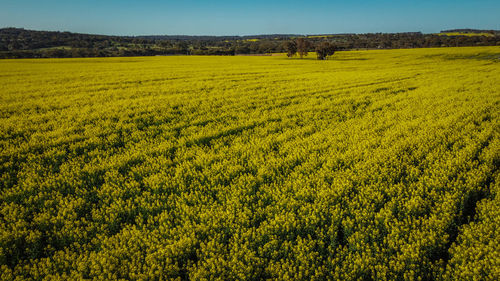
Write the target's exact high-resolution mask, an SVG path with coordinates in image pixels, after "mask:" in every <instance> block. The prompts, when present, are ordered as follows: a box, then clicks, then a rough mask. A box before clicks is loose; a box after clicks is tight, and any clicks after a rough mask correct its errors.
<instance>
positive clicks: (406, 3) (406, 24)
mask: <svg viewBox="0 0 500 281" xmlns="http://www.w3.org/2000/svg"><path fill="white" fill-rule="evenodd" d="M0 27H23V28H26V29H35V30H57V31H72V32H80V33H94V34H107V35H153V34H155V35H163V34H167V35H174V34H175V35H179V34H185V35H253V34H271V33H293V34H321V33H368V32H406V31H422V32H424V33H431V32H439V31H440V30H443V29H454V28H476V29H500V0H476V1H464V0H371V1H368V0H351V1H349V0H344V1H337V0H330V1H328V0H316V1H299V0H275V1H273V0H268V1H265V0H253V1H238V0H211V1H200V0H178V1H160V0H142V1H139V0H85V1H84V0H82V1H77V0H0Z"/></svg>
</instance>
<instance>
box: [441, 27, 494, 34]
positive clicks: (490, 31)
mask: <svg viewBox="0 0 500 281" xmlns="http://www.w3.org/2000/svg"><path fill="white" fill-rule="evenodd" d="M441 33H490V34H500V30H491V29H488V30H487V29H470V28H464V29H449V30H442V31H441Z"/></svg>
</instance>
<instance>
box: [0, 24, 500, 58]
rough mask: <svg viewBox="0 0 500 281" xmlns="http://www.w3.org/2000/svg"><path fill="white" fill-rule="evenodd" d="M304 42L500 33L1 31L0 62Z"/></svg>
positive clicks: (379, 45) (498, 35) (453, 40)
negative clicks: (118, 33)
mask: <svg viewBox="0 0 500 281" xmlns="http://www.w3.org/2000/svg"><path fill="white" fill-rule="evenodd" d="M299 38H303V39H304V38H305V39H307V40H308V41H309V42H310V43H311V46H312V47H311V49H310V50H309V51H311V52H312V51H314V50H315V46H319V45H324V44H325V42H327V43H329V44H333V45H334V46H335V48H336V49H337V50H356V49H400V48H429V47H464V46H500V32H499V31H494V30H471V29H458V30H446V31H443V32H442V33H440V34H422V33H420V32H407V33H368V34H336V35H331V34H323V35H309V36H307V35H293V34H271V35H256V36H182V35H180V36H179V35H177V36H137V37H130V36H121V37H120V36H103V35H89V34H77V33H70V32H49V31H32V30H25V29H18V28H3V29H0V58H69V57H117V56H120V57H130V56H155V55H238V54H269V53H284V52H286V49H285V45H286V42H287V41H290V40H296V39H299Z"/></svg>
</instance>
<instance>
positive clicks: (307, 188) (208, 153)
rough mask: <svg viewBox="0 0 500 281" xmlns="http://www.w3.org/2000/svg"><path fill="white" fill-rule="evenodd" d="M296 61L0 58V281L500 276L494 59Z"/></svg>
mask: <svg viewBox="0 0 500 281" xmlns="http://www.w3.org/2000/svg"><path fill="white" fill-rule="evenodd" d="M2 32H4V33H2ZM2 32H0V34H5V31H2ZM14 32H17V31H14ZM18 34H19V36H20V38H24V39H26V38H28V34H31V36H35V35H36V34H38V33H31V32H28V31H19V33H18ZM45 35H47V34H45ZM45 35H40V36H41V37H42V38H45ZM52 35H54V34H52ZM54 36H55V39H51V40H50V42H53V45H54V46H47V45H46V44H41V45H35V44H34V43H33V42H30V41H28V40H25V41H23V40H18V41H17V43H18V44H20V45H18V46H15V47H13V49H11V47H10V46H7V48H8V50H5V49H4V50H2V54H6V53H9V54H11V55H12V54H21V53H22V51H19V50H22V48H23V47H22V46H26V48H29V49H30V50H32V49H34V48H47V47H48V48H59V47H60V46H63V45H64V46H71V49H70V50H66V49H54V52H56V51H55V50H64V51H61V53H60V54H67V53H66V52H73V51H75V50H77V52H79V51H82V52H83V50H95V52H96V53H92V54H90V53H88V55H89V56H94V55H101V53H99V52H101V51H102V52H103V53H102V54H103V55H115V54H119V55H121V54H124V55H128V54H131V55H132V54H133V55H137V53H134V51H131V50H136V49H135V48H137V50H147V46H150V47H151V46H161V45H162V44H165V48H166V49H165V50H169V49H170V48H174V46H175V48H190V47H191V46H196V45H195V44H198V43H196V42H205V41H189V40H188V41H183V40H179V41H172V42H170V41H165V42H167V43H162V42H164V41H148V40H149V39H138V38H130V39H125V38H115V39H111V38H110V37H86V36H84V35H81V36H82V37H81V40H75V41H71V38H74V37H73V36H74V35H71V34H64V33H60V34H55V35H54ZM356 36H357V37H356V38H358V39H356V40H359V41H355V42H357V43H356V44H358V43H359V44H361V43H360V42H365V43H363V44H366V45H363V46H364V47H373V46H375V47H376V46H378V45H379V44H384V43H383V42H385V41H376V42H375V41H371V40H369V39H366V41H364V40H365V39H362V38H363V37H362V35H359V36H358V35H356ZM384 36H396V35H380V36H378V35H377V36H375V37H370V36H367V37H366V38H383V37H384ZM398 36H404V35H398ZM462 37H463V40H465V42H489V43H491V42H493V43H492V44H496V43H495V41H490V40H496V39H497V38H498V37H486V36H475V37H467V36H462ZM2 38H6V37H2ZM57 38H60V39H61V38H65V39H61V40H60V41H58V39H57ZM342 38H350V37H342ZM353 38H354V37H353ZM412 38H413V37H412ZM415 38H423V39H422V40H423V42H427V40H431V41H432V40H442V41H439V43H438V45H441V44H448V43H443V42H453V44H455V43H456V42H459V41H460V40H462V38H460V39H457V38H454V37H450V38H449V41H447V40H448V38H447V37H446V36H437V35H436V36H434V35H432V36H430V37H427V35H425V36H424V35H418V36H417V37H415ZM429 38H430V39H429ZM478 38H479V39H478ZM492 38H493V39H492ZM249 39H252V38H249ZM254 39H256V38H254ZM291 39H292V38H286V39H283V42H285V41H288V42H292V41H291ZM293 39H294V40H295V39H296V38H293ZM2 40H3V39H2ZM136 40H139V41H136ZM140 40H144V41H140ZM454 40H455V41H454ZM468 40H472V41H468ZM474 40H479V41H474ZM482 40H485V41H482ZM35 41H36V40H35ZM5 42H6V41H5V40H3V41H2V44H4V45H2V46H5V44H6V43H5ZM9 42H11V41H9ZM47 42H49V41H47ZM70 42H72V43H70ZM82 42H83V43H82ZM150 42H154V43H151V44H154V45H149V44H150ZM182 42H186V43H187V45H182V46H181V44H183V43H182ZM234 42H238V43H234ZM273 42H274V41H273V40H269V39H266V38H264V39H259V40H256V41H248V40H247V41H242V40H239V41H238V40H237V41H231V42H225V43H224V41H217V40H216V41H213V46H217V48H221V49H225V48H227V49H231V48H235V49H231V50H232V51H231V52H234V50H236V48H249V51H248V53H261V52H268V50H269V49H267V47H266V48H265V47H263V46H266V45H265V44H270V46H271V45H272V44H274V43H273ZM283 42H279V44H278V45H279V46H280V48H284V47H283ZM293 42H295V44H297V43H298V41H293ZM336 42H337V43H338V42H339V41H336ZM349 42H350V41H346V42H345V44H350V43H349ZM388 42H390V44H394V43H393V42H394V41H390V40H389V41H388ZM403 42H407V41H403ZM11 43H12V42H11ZM11 43H8V42H7V45H9V44H11ZM324 43H325V44H333V43H332V42H328V41H325V42H324ZM489 43H488V44H489ZM79 44H88V45H85V46H83V45H79ZM170 44H173V45H170ZM200 44H202V43H200ZM211 44H212V43H211ZM224 44H227V45H224ZM298 44H299V45H300V44H307V43H304V42H300V43H298ZM372 44H373V45H372ZM404 44H406V43H404ZM474 44H476V43H473V45H474ZM278 45H276V46H278ZM431 45H433V43H432V44H431ZM101 46H102V49H101ZM131 46H134V47H131ZM211 46H212V45H211ZM255 46H258V47H257V49H256V50H254V49H253V48H254V47H255ZM272 46H274V45H272ZM301 46H302V45H301ZM328 46H330V45H328ZM335 46H336V47H338V46H339V45H337V44H335ZM391 46H393V45H391ZM205 47H206V46H205ZM205 47H203V45H200V46H199V49H198V47H194V48H193V49H192V51H193V54H194V53H195V50H203V48H205ZM325 47H327V46H326V45H325ZM398 47H404V46H403V45H400V46H398ZM4 48H5V47H4ZM112 48H116V50H113V51H110V50H111V49H112ZM206 48H207V49H208V47H206ZM210 48H211V47H210ZM259 48H263V49H259ZM269 48H270V50H275V49H273V48H274V47H269ZM300 48H302V47H300ZM300 48H299V49H300ZM151 50H155V47H151V49H150V50H149V51H147V52H148V53H147V54H154V53H155V52H156V51H151ZM308 50H309V49H308V48H305V49H301V52H303V53H300V52H299V53H298V56H303V57H305V56H306V55H307V51H308ZM328 50H329V49H328ZM292 51H293V50H292ZM297 51H299V50H297ZM28 52H29V51H26V53H28ZM89 52H90V51H89ZM92 52H94V51H92ZM115 52H117V53H115ZM120 52H123V53H120ZM127 52H131V53H127ZM149 52H151V53H149ZM281 52H286V50H285V49H282V50H281ZM31 54H37V55H39V54H42V56H44V55H43V54H46V53H45V52H42V51H40V52H39V51H36V52H33V53H31ZM294 54H295V52H294ZM78 55H81V54H78ZM85 55H87V53H86V54H85ZM48 56H51V55H48ZM305 58H306V59H302V60H300V59H289V58H287V57H286V55H285V54H283V55H281V56H224V57H221V56H219V57H215V56H169V57H133V58H93V59H86V58H83V59H44V60H37V59H26V60H2V61H0V85H2V87H1V91H0V116H1V118H0V171H1V173H0V188H1V193H0V279H1V280H58V279H61V280H83V279H89V280H90V279H94V280H347V281H348V280H441V281H448V280H450V281H451V280H492V281H493V280H499V279H500V243H499V241H500V232H499V229H500V197H499V193H500V173H499V166H500V119H499V117H500V67H499V63H500V62H499V60H500V48H499V47H495V46H493V47H472V48H428V49H409V50H390V51H388V50H370V51H350V52H342V51H340V52H339V51H337V52H336V53H335V55H334V56H333V57H332V59H330V60H327V61H317V60H315V59H309V58H311V56H307V57H305Z"/></svg>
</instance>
